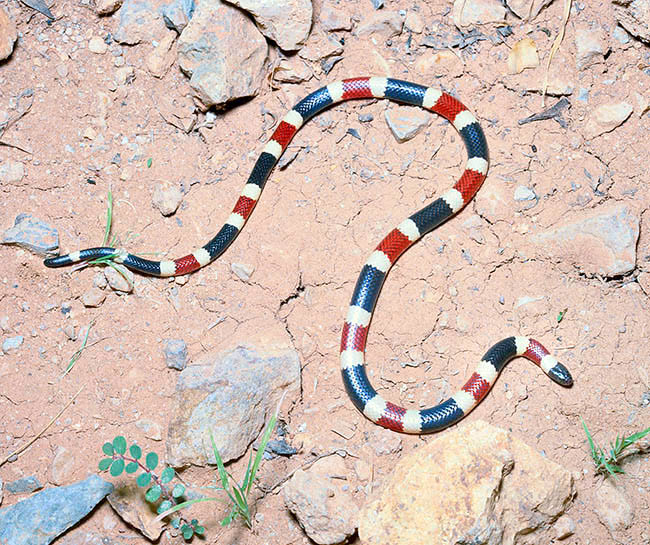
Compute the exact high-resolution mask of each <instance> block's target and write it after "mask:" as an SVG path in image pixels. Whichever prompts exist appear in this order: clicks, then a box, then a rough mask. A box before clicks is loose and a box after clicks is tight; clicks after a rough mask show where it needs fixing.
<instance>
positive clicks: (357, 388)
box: [45, 77, 573, 433]
mask: <svg viewBox="0 0 650 545" xmlns="http://www.w3.org/2000/svg"><path fill="white" fill-rule="evenodd" d="M363 98H365V99H372V98H377V99H383V98H386V99H389V100H393V101H396V102H401V103H405V104H410V105H414V106H420V107H422V108H424V109H426V110H429V111H431V112H435V113H437V114H439V115H441V116H442V117H444V118H445V119H447V120H448V121H449V122H450V123H451V124H452V125H453V126H454V127H455V129H456V130H457V131H458V133H459V135H460V137H461V138H462V140H463V142H464V144H465V148H466V150H467V155H468V159H467V163H466V164H465V170H464V172H463V174H462V175H461V177H460V178H459V180H458V181H457V182H456V184H455V185H454V186H453V187H452V188H450V189H448V190H447V191H446V192H444V193H443V194H442V195H441V196H440V197H439V198H438V199H436V200H435V201H433V202H432V203H431V204H429V205H427V206H426V207H424V208H423V209H422V210H420V211H419V212H416V213H415V214H413V215H411V216H410V217H409V218H407V219H406V220H404V221H403V222H402V223H400V224H399V225H398V226H397V227H396V228H395V229H393V230H392V231H391V232H390V233H388V235H387V236H386V237H385V238H384V239H383V240H382V241H381V242H380V243H379V245H378V246H377V248H376V249H375V251H374V252H372V254H371V255H370V257H369V258H368V260H367V261H366V263H365V264H364V266H363V268H362V269H361V273H360V275H359V279H358V280H357V283H356V287H355V289H354V293H353V295H352V300H351V302H350V306H349V310H348V314H347V317H346V319H345V323H344V324H343V331H342V335H341V347H340V361H341V373H342V377H343V382H344V385H345V389H346V391H347V393H348V395H349V396H350V399H351V400H352V402H353V404H354V405H355V406H356V407H357V408H358V409H359V410H360V411H361V412H362V413H363V414H364V415H365V416H366V417H367V418H369V419H370V420H372V421H373V422H375V423H377V424H379V425H380V426H383V427H386V428H389V429H391V430H395V431H401V432H406V433H428V432H433V431H438V430H440V429H442V428H445V427H446V426H449V425H450V424H453V423H454V422H457V421H458V420H460V419H461V418H463V417H464V416H465V415H467V413H468V412H469V411H470V410H471V409H472V408H474V407H475V406H476V405H477V404H478V403H479V402H480V401H481V399H483V397H485V395H486V394H487V392H488V391H489V389H490V388H491V387H492V384H493V383H494V381H495V379H496V377H497V375H498V374H499V372H500V371H501V369H503V367H504V366H505V364H506V363H507V362H508V361H509V360H510V359H511V358H513V357H515V356H524V357H526V358H528V359H529V360H531V361H533V362H534V363H535V364H537V365H538V366H540V367H541V368H542V370H544V372H546V374H548V375H549V377H550V378H551V379H553V380H554V381H555V382H557V383H559V384H562V385H563V386H570V385H571V384H572V382H573V380H572V378H571V375H570V374H569V372H568V371H567V369H566V368H565V367H564V366H563V365H562V364H560V363H558V362H557V360H556V359H555V358H554V357H553V356H551V355H550V354H549V352H548V351H547V350H546V349H545V348H544V347H543V346H542V345H541V344H540V343H539V342H537V341H535V340H534V339H530V338H528V337H509V338H507V339H504V340H502V341H499V342H498V343H497V344H495V345H494V346H493V347H492V348H490V349H489V350H488V351H487V353H486V354H485V355H484V356H483V358H482V359H481V361H480V362H479V364H478V366H477V368H476V370H475V372H474V373H473V374H472V376H471V377H470V379H469V380H468V381H467V383H466V384H465V385H464V386H463V387H462V388H461V389H460V390H459V391H458V392H456V393H455V394H454V395H453V396H452V397H451V398H449V399H448V400H446V401H444V402H442V403H440V404H439V405H437V406H435V407H432V408H430V409H425V410H415V409H404V408H402V407H400V406H398V405H395V404H393V403H391V402H390V401H386V400H384V399H383V398H382V397H381V396H380V395H379V394H378V393H377V392H376V390H375V389H374V388H373V387H372V385H371V383H370V380H369V379H368V375H367V373H366V367H365V347H366V340H367V334H368V327H369V325H370V321H371V319H372V314H373V311H374V309H375V306H376V304H377V299H378V297H379V293H380V291H381V287H382V285H383V282H384V280H385V278H386V275H387V274H388V271H389V269H390V268H391V266H392V265H393V263H395V261H396V260H397V258H398V257H399V256H400V255H401V254H402V252H404V251H405V250H406V249H407V248H408V247H410V246H411V245H412V244H414V243H415V242H416V241H417V240H418V239H420V238H421V237H422V236H424V235H425V234H427V233H429V232H430V231H432V230H433V229H435V228H436V227H438V226H439V225H440V224H441V223H443V222H445V221H446V220H448V219H449V218H451V217H452V216H453V215H455V214H456V213H457V212H459V211H460V210H461V209H462V208H463V207H464V206H465V205H466V204H467V203H468V202H469V201H470V200H471V199H472V198H473V197H474V195H475V194H476V192H477V191H478V189H479V188H480V187H481V184H482V183H483V180H485V177H486V175H487V171H488V148H487V142H486V140H485V135H484V133H483V130H482V129H481V127H480V125H479V123H478V121H477V119H476V117H474V115H473V114H472V113H471V112H470V111H469V110H468V109H467V108H466V107H465V106H464V105H463V104H462V103H461V102H460V101H458V100H457V99H456V98H454V97H453V96H451V95H449V94H448V93H445V92H444V91H441V90H438V89H435V88H431V87H426V86H422V85H419V84H417V83H411V82H408V81H402V80H398V79H393V78H385V77H362V78H351V79H346V80H343V81H338V82H335V83H330V84H329V85H327V86H326V87H322V88H320V89H318V90H317V91H314V92H313V93H311V94H310V95H308V96H306V97H305V98H303V99H302V100H301V101H300V102H298V104H296V105H295V106H294V107H293V109H292V110H290V111H289V112H288V113H287V114H286V115H285V117H284V118H283V119H282V121H281V122H280V123H279V124H278V126H277V128H276V129H275V131H274V132H273V135H272V136H271V138H270V139H269V141H268V143H267V144H266V146H265V147H264V150H263V151H262V153H261V154H260V156H259V157H258V159H257V161H256V163H255V165H254V167H253V170H252V172H251V173H250V175H249V177H248V180H247V182H246V185H245V186H244V189H243V191H242V193H241V195H240V197H239V199H238V200H237V203H236V204H235V207H234V208H233V210H232V213H231V214H230V216H229V217H228V219H227V220H226V223H225V224H224V226H223V227H222V228H221V229H220V230H219V232H218V233H217V234H216V235H215V236H214V237H213V238H212V239H211V240H210V241H209V242H208V243H207V244H205V245H204V246H202V247H201V248H198V249H197V250H195V251H193V252H192V253H190V254H188V255H186V256H183V257H180V258H178V259H175V260H163V261H153V260H148V259H144V258H141V257H138V256H136V255H133V254H131V253H129V252H126V251H125V250H121V249H117V248H111V247H99V248H89V249H86V250H81V251H77V252H73V253H70V254H66V255H62V256H57V257H53V258H49V259H46V260H45V265H46V266H47V267H62V266H66V265H70V264H73V263H77V262H80V261H89V260H94V259H98V258H102V257H104V258H106V257H108V258H110V259H112V260H113V261H115V262H117V263H122V264H123V265H124V266H126V267H127V268H129V269H131V270H134V271H137V272H140V273H144V274H147V275H152V276H160V277H168V276H178V275H184V274H188V273H191V272H194V271H196V270H198V269H200V268H201V267H204V266H206V265H208V264H209V263H211V262H212V261H214V260H215V259H217V258H218V257H219V256H220V255H221V254H222V253H223V252H224V251H225V250H226V249H227V248H228V247H229V246H230V244H232V242H233V241H234V240H235V238H236V237H237V235H238V234H239V232H240V231H241V229H242V228H243V226H244V224H245V223H246V220H247V219H248V218H249V216H250V214H251V213H252V211H253V209H254V208H255V205H256V204H257V201H258V199H259V197H260V194H261V192H262V189H263V188H264V185H265V184H266V181H267V180H268V177H269V175H270V173H271V171H272V170H273V167H274V166H275V165H276V163H277V162H278V160H279V159H280V156H281V155H282V153H283V152H284V150H285V149H286V148H287V146H288V145H289V143H290V142H291V140H292V138H293V136H294V135H295V133H296V132H297V131H298V129H300V127H301V126H302V125H303V124H304V123H305V122H307V121H308V120H309V119H311V118H312V117H314V116H315V115H316V114H318V113H320V112H321V111H323V110H324V109H326V108H328V107H329V106H331V105H332V104H335V103H338V102H343V101H346V100H351V99H363Z"/></svg>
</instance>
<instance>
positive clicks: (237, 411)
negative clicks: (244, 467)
mask: <svg viewBox="0 0 650 545" xmlns="http://www.w3.org/2000/svg"><path fill="white" fill-rule="evenodd" d="M299 385H300V361H299V358H298V354H297V352H296V351H295V350H283V351H274V352H273V353H263V352H261V351H258V350H257V349H254V348H245V347H241V346H240V347H237V348H236V349H234V350H232V351H230V352H227V353H225V354H211V355H206V356H205V357H204V358H203V359H202V361H200V362H197V363H196V364H193V365H190V366H188V367H187V368H186V369H184V370H183V371H182V372H181V373H180V375H179V378H178V382H177V384H176V395H175V409H174V416H173V418H172V420H171V422H170V424H169V431H168V438H167V461H168V462H169V463H170V465H172V466H175V467H178V466H182V465H186V464H190V463H191V464H194V465H206V464H214V463H215V459H214V454H213V452H212V447H211V444H210V435H209V432H210V431H212V433H213V435H214V439H215V442H216V445H217V448H218V449H219V453H220V454H221V456H222V458H223V459H224V461H229V460H232V459H235V458H239V457H240V456H241V455H242V454H244V453H245V452H246V449H247V448H248V446H249V445H250V444H251V442H252V441H254V440H255V438H256V437H257V435H258V434H259V433H260V430H261V429H262V428H263V427H264V425H265V424H266V422H267V421H268V419H269V417H270V415H271V414H272V412H273V411H274V410H275V406H276V404H277V402H278V400H279V399H280V397H281V396H282V395H283V393H285V392H288V393H289V394H296V393H297V392H298V390H299Z"/></svg>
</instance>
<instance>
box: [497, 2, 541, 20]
mask: <svg viewBox="0 0 650 545" xmlns="http://www.w3.org/2000/svg"><path fill="white" fill-rule="evenodd" d="M551 2H553V0H506V4H508V7H509V8H510V9H511V10H512V11H513V12H514V13H515V15H517V17H519V18H520V19H523V20H524V21H532V20H533V19H534V18H535V17H537V15H538V14H539V12H540V11H541V10H542V9H543V8H545V7H546V6H548V5H549V4H550V3H551Z"/></svg>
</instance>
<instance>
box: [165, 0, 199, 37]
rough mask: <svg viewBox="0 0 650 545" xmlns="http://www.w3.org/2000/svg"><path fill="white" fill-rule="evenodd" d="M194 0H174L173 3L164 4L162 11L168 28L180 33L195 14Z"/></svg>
mask: <svg viewBox="0 0 650 545" xmlns="http://www.w3.org/2000/svg"><path fill="white" fill-rule="evenodd" d="M195 7H196V6H195V4H194V0H174V1H173V2H172V3H171V4H167V5H166V6H163V8H162V10H161V13H162V16H163V21H165V24H166V25H167V28H171V29H172V30H175V31H176V32H178V33H179V34H180V33H181V32H183V29H184V28H185V27H186V26H187V24H188V23H189V22H190V19H191V18H192V15H193V14H194V9H195Z"/></svg>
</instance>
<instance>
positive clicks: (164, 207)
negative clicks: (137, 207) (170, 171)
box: [151, 182, 183, 216]
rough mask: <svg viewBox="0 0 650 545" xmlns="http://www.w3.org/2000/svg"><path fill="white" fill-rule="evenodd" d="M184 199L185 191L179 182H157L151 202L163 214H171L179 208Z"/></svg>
mask: <svg viewBox="0 0 650 545" xmlns="http://www.w3.org/2000/svg"><path fill="white" fill-rule="evenodd" d="M182 200H183V193H182V192H181V188H180V187H179V186H178V185H177V184H171V183H167V182H166V183H164V184H163V183H159V184H156V186H155V187H154V190H153V196H152V197H151V203H152V204H153V206H154V208H157V209H158V210H159V211H160V213H161V214H162V215H163V216H171V215H172V214H174V213H175V212H176V210H178V207H179V206H180V204H181V201H182Z"/></svg>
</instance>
